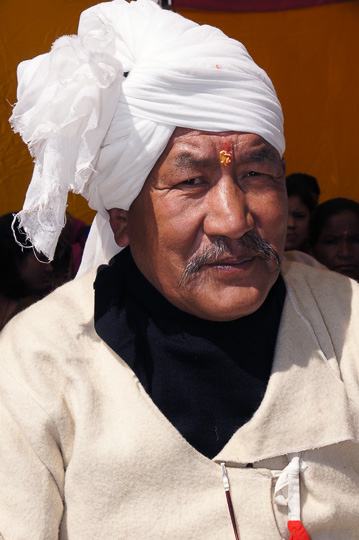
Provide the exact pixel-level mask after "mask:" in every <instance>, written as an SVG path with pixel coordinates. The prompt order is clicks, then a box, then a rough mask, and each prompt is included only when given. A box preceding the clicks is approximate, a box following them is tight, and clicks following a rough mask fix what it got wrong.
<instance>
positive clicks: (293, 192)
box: [286, 176, 316, 212]
mask: <svg viewBox="0 0 359 540" xmlns="http://www.w3.org/2000/svg"><path fill="white" fill-rule="evenodd" d="M286 187H287V194H288V197H299V198H300V200H301V201H302V203H303V204H304V206H306V207H307V208H308V210H309V212H312V211H313V210H314V208H315V206H316V202H315V200H314V197H313V194H312V192H311V191H310V190H309V189H308V186H306V185H305V184H301V183H300V182H299V183H298V182H296V181H295V182H294V181H292V180H290V179H289V176H288V177H287V178H286Z"/></svg>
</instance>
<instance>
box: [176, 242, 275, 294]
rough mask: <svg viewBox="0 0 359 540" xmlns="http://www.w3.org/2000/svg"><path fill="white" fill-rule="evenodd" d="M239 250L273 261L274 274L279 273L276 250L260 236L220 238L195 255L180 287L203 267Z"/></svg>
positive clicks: (182, 278) (189, 262)
mask: <svg viewBox="0 0 359 540" xmlns="http://www.w3.org/2000/svg"><path fill="white" fill-rule="evenodd" d="M238 248H240V249H241V250H244V251H245V252H246V253H252V254H258V255H260V256H261V257H262V258H263V259H266V260H269V261H272V262H273V263H274V264H275V269H274V273H279V271H280V267H281V263H280V258H279V255H278V253H277V252H276V250H275V249H273V248H272V246H270V245H269V244H268V242H266V241H265V240H263V239H262V238H261V237H260V236H259V235H258V234H256V233H250V232H249V233H247V234H245V235H244V236H242V238H238V239H237V240H234V241H233V240H230V239H229V238H226V237H219V238H217V239H216V240H215V241H214V242H213V243H212V244H211V245H210V246H207V247H206V248H205V249H204V250H203V251H202V252H201V253H196V254H195V255H193V256H192V257H191V258H190V260H189V261H188V263H187V265H186V268H185V269H184V271H183V273H182V276H181V280H180V282H179V284H180V286H183V285H184V284H185V283H186V282H187V281H188V279H190V277H191V276H193V275H194V274H196V273H198V272H199V270H200V268H201V267H202V266H203V265H205V264H214V263H216V262H219V261H220V260H221V259H223V257H225V256H232V257H233V256H235V254H236V252H237V251H238Z"/></svg>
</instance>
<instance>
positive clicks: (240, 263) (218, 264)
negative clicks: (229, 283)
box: [203, 255, 256, 272]
mask: <svg viewBox="0 0 359 540" xmlns="http://www.w3.org/2000/svg"><path fill="white" fill-rule="evenodd" d="M255 258H256V256H255V255H246V256H245V257H226V258H224V259H220V260H219V261H215V262H213V263H207V264H205V265H203V268H210V269H213V270H218V271H222V272H233V271H240V272H244V271H245V270H248V269H249V268H251V266H252V264H253V263H254V259H255Z"/></svg>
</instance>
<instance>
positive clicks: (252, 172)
mask: <svg viewBox="0 0 359 540" xmlns="http://www.w3.org/2000/svg"><path fill="white" fill-rule="evenodd" d="M244 176H245V177H246V176H247V177H248V176H263V173H259V172H256V171H249V172H247V173H246V174H245V175H244Z"/></svg>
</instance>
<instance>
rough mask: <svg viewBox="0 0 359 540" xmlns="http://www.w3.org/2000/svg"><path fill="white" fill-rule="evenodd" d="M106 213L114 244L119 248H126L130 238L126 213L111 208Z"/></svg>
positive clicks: (119, 209)
mask: <svg viewBox="0 0 359 540" xmlns="http://www.w3.org/2000/svg"><path fill="white" fill-rule="evenodd" d="M108 213H109V214H110V225H111V229H112V231H113V234H114V237H115V242H116V244H117V245H118V246H120V247H126V246H128V245H129V243H130V237H129V235H128V223H127V211H126V210H122V209H121V208H111V210H109V211H108Z"/></svg>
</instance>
